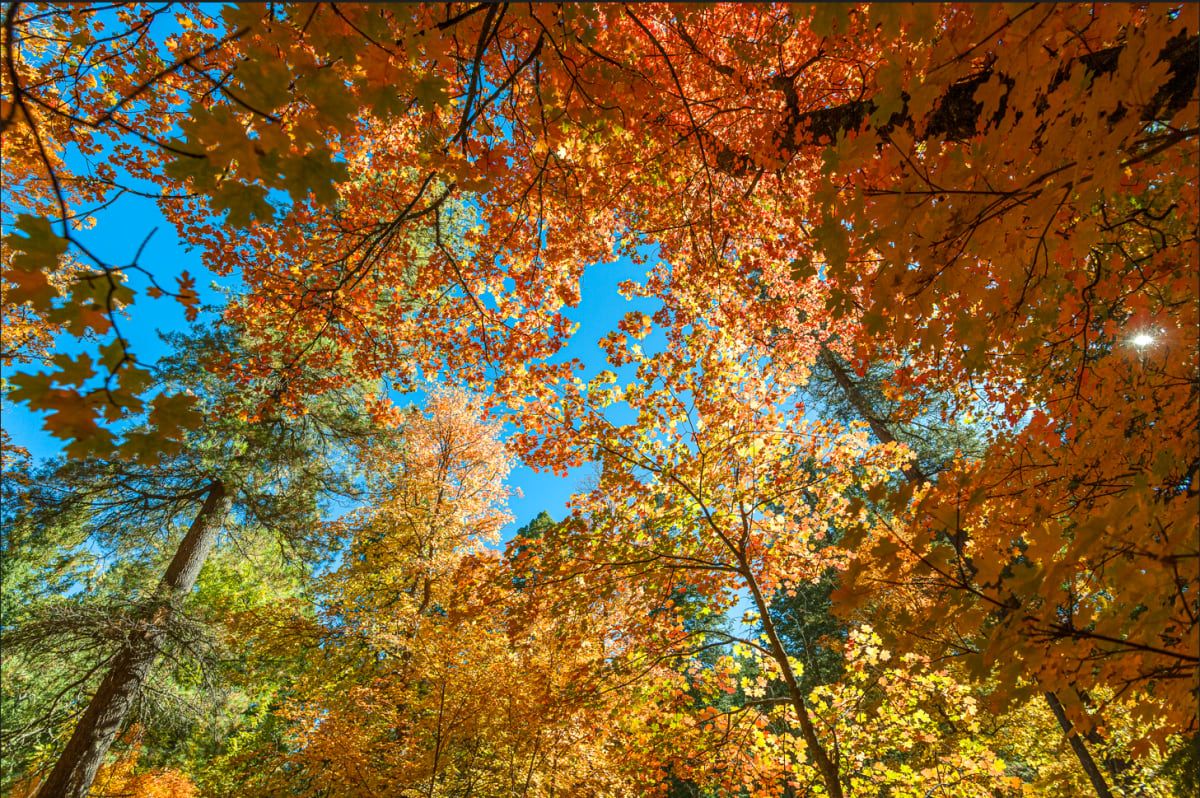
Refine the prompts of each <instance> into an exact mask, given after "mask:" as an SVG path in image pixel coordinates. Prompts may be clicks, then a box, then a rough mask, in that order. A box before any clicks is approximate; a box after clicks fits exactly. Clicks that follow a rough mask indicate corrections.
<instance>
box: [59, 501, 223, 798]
mask: <svg viewBox="0 0 1200 798" xmlns="http://www.w3.org/2000/svg"><path fill="white" fill-rule="evenodd" d="M231 506H232V498H231V497H230V496H229V494H228V492H227V491H226V488H225V485H224V484H223V483H222V482H221V481H220V480H215V481H214V482H213V483H212V486H211V487H210V488H209V491H208V496H207V498H206V499H205V500H204V506H203V507H201V508H200V512H199V513H198V514H197V515H196V518H195V520H194V521H192V525H191V527H190V528H189V529H188V531H187V534H186V535H184V536H183V540H182V541H181V542H180V544H179V548H178V549H177V550H176V551H175V556H174V558H172V560H171V564H170V565H169V566H167V572H166V573H165V574H164V575H163V578H162V581H161V582H159V585H158V588H157V590H155V593H154V598H153V600H152V601H151V604H150V608H149V611H148V613H146V614H144V615H143V618H142V622H141V623H140V624H139V628H137V629H135V631H134V632H133V634H132V635H130V638H129V640H128V641H127V642H126V644H125V646H124V647H123V648H122V649H121V651H120V653H118V654H117V656H116V658H115V659H114V660H113V664H112V667H111V668H110V669H109V671H108V674H107V675H106V676H105V677H104V681H102V682H101V683H100V687H99V689H97V690H96V694H95V695H93V696H92V701H91V703H90V704H88V708H87V709H86V710H84V713H83V716H82V717H80V719H79V723H78V724H77V725H76V726H75V731H74V732H73V733H72V734H71V739H70V741H69V742H68V743H67V747H66V748H65V749H64V750H63V752H62V755H61V756H59V758H58V762H56V763H55V765H54V770H52V771H51V772H50V776H49V778H47V779H46V781H45V782H44V783H43V784H42V786H41V789H39V790H38V793H37V794H38V798H86V796H87V794H88V792H89V791H90V790H91V787H92V781H93V780H94V779H95V778H96V771H97V770H99V768H100V765H101V764H102V763H103V762H104V757H105V755H106V754H107V753H108V749H109V747H110V746H111V745H112V744H113V740H115V739H116V737H117V734H118V733H119V732H120V731H121V726H122V725H123V724H124V722H125V717H126V715H128V714H129V709H130V707H131V706H132V705H133V701H134V699H135V698H136V697H137V694H138V692H139V691H140V690H141V688H142V685H143V684H145V682H146V677H147V675H148V674H149V673H150V668H151V667H152V666H153V665H154V661H155V659H157V658H158V654H159V651H160V650H161V648H162V644H163V638H164V637H165V635H166V630H167V626H168V624H169V623H170V621H171V617H172V615H173V614H174V612H175V609H176V607H178V605H179V603H180V602H181V601H182V600H183V598H184V597H185V596H187V595H188V594H189V593H190V592H191V590H192V586H193V585H195V584H196V577H198V576H199V575H200V569H201V568H203V567H204V561H205V560H206V559H207V558H208V553H209V551H210V550H211V549H212V547H213V544H214V543H215V542H216V540H217V535H218V534H220V531H221V528H222V527H223V526H224V525H225V518H226V516H228V515H229V511H230V508H231Z"/></svg>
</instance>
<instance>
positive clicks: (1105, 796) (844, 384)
mask: <svg viewBox="0 0 1200 798" xmlns="http://www.w3.org/2000/svg"><path fill="white" fill-rule="evenodd" d="M820 359H821V363H822V364H823V365H824V366H825V367H826V368H828V369H829V370H830V371H831V372H833V379H834V381H835V382H837V384H838V387H839V388H841V389H842V393H843V394H844V395H845V397H846V401H848V402H850V404H851V406H853V407H854V409H855V410H856V411H857V412H858V413H859V415H861V416H862V417H863V419H864V420H865V421H866V422H867V424H869V425H870V427H871V431H872V432H874V433H875V437H876V438H878V439H879V442H880V443H895V442H896V436H895V435H893V434H892V432H891V430H890V429H888V426H887V424H886V423H884V421H883V419H880V418H879V417H878V416H877V415H876V413H875V411H874V409H873V408H872V407H871V403H870V402H869V401H867V398H866V397H865V396H863V393H862V390H860V389H859V387H858V385H857V384H856V383H855V382H854V380H852V379H851V378H850V375H849V374H848V373H847V372H846V369H845V368H844V367H843V366H842V364H841V363H839V362H838V361H837V358H836V357H834V355H833V354H832V353H830V351H829V350H828V349H825V348H824V347H822V348H821V354H820ZM904 476H905V478H907V479H908V481H909V483H910V484H912V485H923V484H924V483H926V482H928V481H929V477H927V476H926V475H925V474H923V473H921V470H920V469H919V468H918V467H917V464H916V462H915V461H914V462H913V463H911V464H910V465H909V466H908V467H906V468H905V469H904ZM950 540H951V543H952V544H953V545H954V549H955V551H956V552H957V553H958V556H959V558H960V559H962V560H964V562H965V568H966V573H967V574H974V572H975V567H974V565H972V564H971V562H970V559H969V557H967V555H966V554H965V552H964V549H965V547H966V543H967V541H966V533H965V531H960V532H958V533H956V534H954V535H951V536H950ZM1042 696H1043V697H1044V698H1045V699H1046V703H1048V704H1049V705H1050V711H1051V712H1053V713H1054V717H1055V718H1057V719H1058V724H1059V725H1060V726H1062V730H1063V734H1065V735H1066V736H1067V739H1068V740H1069V741H1070V743H1071V750H1072V751H1074V752H1075V757H1076V758H1077V759H1078V760H1079V765H1080V767H1082V768H1083V772H1084V773H1086V774H1087V777H1088V779H1090V780H1091V782H1092V787H1094V788H1095V790H1096V798H1112V791H1111V790H1110V789H1109V787H1108V784H1107V783H1106V782H1105V780H1104V774H1103V773H1102V772H1101V771H1100V768H1099V767H1097V766H1096V760H1095V759H1093V758H1092V754H1091V752H1090V751H1089V750H1088V747H1087V745H1086V744H1085V743H1084V741H1083V738H1082V737H1080V736H1079V735H1078V734H1072V733H1071V728H1072V724H1071V721H1070V720H1069V719H1068V718H1067V716H1066V714H1065V713H1064V712H1063V706H1062V702H1060V701H1059V700H1058V696H1056V695H1055V694H1054V693H1052V692H1050V691H1048V690H1047V691H1046V692H1044V693H1043V694H1042Z"/></svg>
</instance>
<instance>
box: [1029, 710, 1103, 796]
mask: <svg viewBox="0 0 1200 798" xmlns="http://www.w3.org/2000/svg"><path fill="white" fill-rule="evenodd" d="M1043 695H1044V696H1045V697H1046V703H1047V704H1049V705H1050V711H1051V712H1053V713H1054V717H1055V719H1057V720H1058V725H1059V726H1062V730H1063V734H1065V735H1066V736H1067V741H1068V742H1069V743H1071V749H1072V750H1073V751H1075V756H1076V757H1078V758H1079V764H1080V765H1082V766H1083V772H1084V773H1087V777H1088V779H1090V780H1091V782H1092V787H1093V788H1094V789H1095V790H1096V796H1097V798H1112V792H1111V791H1110V790H1109V789H1108V783H1107V782H1105V781H1104V774H1103V773H1101V772H1100V768H1098V767H1096V761H1095V760H1094V759H1092V754H1091V752H1090V751H1088V749H1087V746H1086V745H1084V742H1083V738H1082V737H1080V736H1079V734H1078V733H1072V729H1073V726H1074V724H1072V723H1071V719H1070V718H1068V717H1067V713H1066V712H1065V711H1064V710H1063V705H1062V702H1061V701H1059V700H1058V696H1056V695H1055V694H1054V693H1051V692H1049V691H1046V692H1045V693H1043Z"/></svg>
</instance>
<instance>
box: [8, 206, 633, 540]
mask: <svg viewBox="0 0 1200 798" xmlns="http://www.w3.org/2000/svg"><path fill="white" fill-rule="evenodd" d="M97 220H98V223H97V224H96V226H95V227H94V228H93V229H91V230H85V231H81V232H80V233H79V236H80V238H81V239H82V240H83V242H84V243H85V245H86V246H88V247H89V248H90V249H92V250H93V251H94V252H95V253H96V254H97V255H98V256H99V257H101V258H103V259H104V260H106V261H108V262H111V263H129V262H130V261H131V260H132V259H133V257H134V255H135V253H136V252H137V250H138V248H139V247H140V246H141V244H142V242H143V241H144V240H145V239H146V237H147V236H150V238H149V241H148V242H147V244H146V247H145V249H144V250H143V252H142V254H141V257H140V258H139V263H140V264H141V265H142V266H143V267H145V268H146V269H147V270H149V271H151V272H153V273H154V274H155V275H156V277H157V279H158V281H159V283H160V284H161V285H164V286H167V287H169V286H172V285H173V284H174V279H175V277H176V276H178V275H180V274H182V273H183V272H184V271H187V272H189V273H190V274H191V275H192V276H193V277H195V278H196V287H197V289H198V290H199V292H200V295H201V301H202V303H204V304H212V305H216V304H219V303H220V301H221V293H220V290H218V289H224V290H233V291H237V290H239V289H240V288H241V287H242V286H241V283H240V280H239V279H238V278H237V276H236V275H231V276H229V277H224V278H218V277H217V276H216V275H214V274H213V273H212V272H211V271H209V270H208V269H207V268H206V267H205V265H204V263H203V262H202V260H201V257H200V253H199V252H198V251H191V250H189V248H187V247H185V246H184V245H183V244H182V243H181V242H180V241H179V239H178V237H177V236H176V234H175V229H174V227H173V226H172V225H171V223H170V222H168V221H167V220H166V219H165V218H163V216H162V214H161V213H160V212H159V210H158V207H157V205H156V204H155V202H154V201H153V200H151V199H147V198H143V197H137V196H132V195H126V196H124V197H122V198H121V199H119V200H118V201H117V202H116V203H115V204H114V205H112V206H111V207H109V208H107V209H106V210H104V211H102V212H101V213H99V214H97ZM152 231H153V235H151V232H152ZM648 268H650V265H643V266H634V265H633V264H632V263H631V262H630V261H629V260H628V259H627V258H623V259H621V260H619V261H617V262H616V263H607V264H598V265H594V266H593V267H591V268H590V269H589V270H588V271H587V273H586V275H585V276H584V278H583V279H584V285H583V288H584V290H583V291H582V301H581V302H580V304H579V305H578V306H577V307H574V308H568V309H566V314H565V315H566V316H567V317H568V318H570V319H571V320H572V321H574V322H576V323H577V324H578V325H579V329H578V330H577V331H576V333H575V335H574V337H573V338H572V340H571V342H570V344H569V346H568V347H567V349H566V351H565V352H563V353H561V354H560V357H563V358H572V357H576V358H579V360H580V361H581V362H583V364H584V366H585V369H586V371H585V374H586V375H588V376H591V375H594V374H595V373H596V372H598V371H600V370H602V369H605V368H608V367H609V366H608V364H607V363H606V362H605V359H604V354H603V351H602V350H601V349H600V347H599V345H598V341H599V340H600V338H601V337H602V336H604V335H605V334H607V333H608V332H610V331H612V330H614V329H616V325H617V322H618V321H620V319H621V317H622V316H624V315H625V313H627V312H629V311H631V310H642V311H644V312H653V311H654V310H655V309H656V308H655V307H653V306H652V305H651V304H650V303H649V302H648V301H647V300H633V301H629V300H626V299H625V298H624V297H622V296H621V295H620V293H619V292H618V290H617V286H618V284H619V283H621V282H623V281H625V280H629V279H641V278H642V277H643V276H644V275H645V272H646V270H647V269H648ZM130 284H131V286H132V287H133V288H134V289H135V290H136V291H137V298H136V302H135V303H134V305H132V306H131V307H130V308H129V309H128V313H129V318H127V319H124V320H122V321H121V322H120V323H121V328H122V333H123V334H124V336H125V338H126V339H127V340H128V341H129V343H130V346H131V349H132V351H133V352H134V353H135V354H136V355H137V357H138V359H139V360H140V361H142V362H144V363H153V362H155V361H156V360H157V359H158V358H159V357H161V356H162V355H163V354H164V353H165V351H166V348H165V346H164V345H163V343H162V342H161V341H160V340H159V337H158V336H159V333H163V332H171V331H183V330H186V329H188V327H189V324H188V322H187V321H186V319H185V318H184V310H183V307H182V306H181V305H179V303H177V302H176V301H174V300H172V299H168V298H164V299H157V300H156V299H151V298H150V297H149V296H147V295H146V293H145V289H146V288H147V287H148V286H149V283H148V281H147V280H146V278H144V277H142V276H141V275H138V274H136V273H134V274H132V275H130ZM202 318H203V317H202ZM59 343H60V345H61V349H60V350H59V351H65V352H73V351H76V350H81V349H83V348H84V347H83V346H82V345H81V344H80V343H79V342H78V341H76V340H75V339H74V338H73V337H72V336H69V335H64V336H61V337H60V341H59ZM29 368H30V367H25V369H29ZM18 370H20V369H18ZM33 370H36V368H35V369H33ZM7 372H8V370H6V376H7ZM400 401H402V402H404V401H417V402H419V401H420V398H419V396H411V397H405V398H401V399H400ZM4 415H5V419H4V426H5V428H6V429H7V430H8V431H9V434H10V435H12V436H13V440H14V441H15V442H16V443H17V444H18V445H21V446H25V447H26V448H28V449H29V451H30V453H31V454H32V455H33V456H34V457H35V458H37V459H42V458H47V457H53V456H56V455H57V454H59V453H60V452H61V449H62V444H61V442H60V441H59V440H58V439H56V438H53V437H52V436H50V435H49V434H47V433H46V432H45V431H43V430H42V414H40V413H33V412H31V411H29V410H28V409H27V408H25V406H23V405H20V404H17V403H14V402H5V404H4ZM590 473H591V467H590V466H589V465H585V466H582V467H580V468H576V469H572V470H571V471H570V472H568V474H567V475H566V476H565V477H563V476H556V475H554V474H552V473H548V472H542V473H538V472H535V471H534V470H533V469H531V468H528V467H526V466H518V467H517V468H515V469H514V471H513V473H512V477H511V480H510V482H511V484H512V486H513V487H516V488H520V490H521V493H522V494H523V495H522V496H521V497H516V496H514V498H513V499H512V501H511V502H510V507H511V509H512V512H513V515H514V521H513V523H512V524H510V525H509V527H508V529H507V530H506V532H505V537H506V538H507V537H509V536H511V535H512V534H513V533H514V532H515V531H516V530H517V529H518V528H519V527H521V526H523V525H524V524H526V523H528V522H529V521H531V520H532V519H533V518H534V517H535V516H536V515H537V514H538V513H539V512H541V511H542V510H546V511H548V512H549V513H550V514H551V515H552V516H554V518H555V519H556V520H559V519H562V518H563V517H564V516H565V515H566V512H567V511H566V504H567V501H568V500H569V498H570V496H571V494H572V493H573V492H574V491H575V490H576V489H577V487H578V486H579V485H580V483H581V481H582V480H584V479H586V478H587V477H588V476H589V474H590Z"/></svg>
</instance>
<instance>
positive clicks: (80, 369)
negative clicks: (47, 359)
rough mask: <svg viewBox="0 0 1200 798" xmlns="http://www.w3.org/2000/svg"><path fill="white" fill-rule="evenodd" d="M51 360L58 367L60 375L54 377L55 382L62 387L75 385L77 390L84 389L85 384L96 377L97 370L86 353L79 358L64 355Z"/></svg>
mask: <svg viewBox="0 0 1200 798" xmlns="http://www.w3.org/2000/svg"><path fill="white" fill-rule="evenodd" d="M51 360H52V362H53V363H54V365H56V366H58V374H56V375H53V377H54V380H55V381H56V382H58V383H60V384H61V385H74V386H75V387H76V388H82V387H83V384H84V383H85V382H87V381H88V380H89V379H91V378H92V377H94V376H96V369H94V368H93V367H92V358H91V356H90V355H88V354H87V353H86V352H85V353H83V354H81V355H80V356H79V357H77V358H72V357H71V356H70V355H68V354H66V353H62V354H58V355H55V356H54V357H53V358H51Z"/></svg>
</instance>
